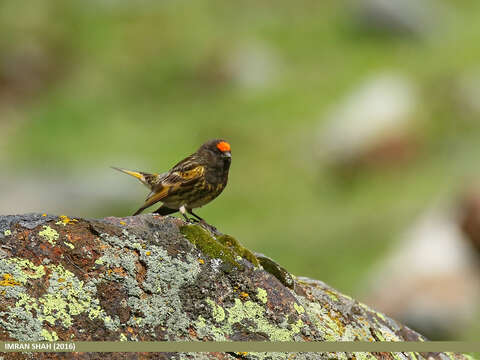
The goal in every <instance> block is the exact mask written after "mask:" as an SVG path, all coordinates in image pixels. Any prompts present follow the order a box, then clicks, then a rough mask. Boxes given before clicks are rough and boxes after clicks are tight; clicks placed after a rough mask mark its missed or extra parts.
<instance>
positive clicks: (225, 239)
mask: <svg viewBox="0 0 480 360" xmlns="http://www.w3.org/2000/svg"><path fill="white" fill-rule="evenodd" d="M217 241H218V242H219V243H220V244H223V245H225V246H227V247H228V248H229V249H231V250H232V251H233V252H234V253H236V254H238V255H240V256H241V257H242V258H244V259H245V260H248V261H250V262H251V263H252V264H253V265H255V266H257V267H258V266H260V263H259V261H258V259H257V257H256V256H255V255H253V253H252V252H251V251H250V250H248V249H247V248H245V247H243V246H242V245H240V243H239V242H238V241H237V239H235V238H234V237H233V236H230V235H221V236H219V237H218V238H217Z"/></svg>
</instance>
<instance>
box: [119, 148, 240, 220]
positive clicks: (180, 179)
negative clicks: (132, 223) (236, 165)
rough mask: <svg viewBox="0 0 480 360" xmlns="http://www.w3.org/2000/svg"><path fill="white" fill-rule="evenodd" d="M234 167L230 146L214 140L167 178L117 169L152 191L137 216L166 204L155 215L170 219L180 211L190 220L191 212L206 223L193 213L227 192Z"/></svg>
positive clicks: (177, 166)
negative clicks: (232, 166) (152, 207)
mask: <svg viewBox="0 0 480 360" xmlns="http://www.w3.org/2000/svg"><path fill="white" fill-rule="evenodd" d="M230 163H231V153H230V144H229V143H228V142H226V141H225V140H222V139H213V140H209V141H207V142H206V143H205V144H203V145H202V146H200V148H199V149H198V150H197V151H196V152H195V153H193V154H192V155H190V156H188V157H186V158H185V159H183V160H182V161H180V162H179V163H178V164H176V165H175V166H174V167H173V168H172V169H171V170H170V171H168V172H165V173H163V174H149V173H145V172H140V171H130V170H126V169H120V168H116V167H114V169H116V170H119V171H121V172H124V173H126V174H129V175H131V176H134V177H136V178H137V179H138V180H140V181H141V182H142V183H143V184H144V185H145V186H147V187H148V188H150V190H151V192H150V194H149V195H148V197H147V199H146V200H145V203H144V204H143V205H142V207H140V209H138V210H137V211H136V212H135V213H134V214H133V215H138V214H140V213H141V212H142V211H143V210H145V209H146V208H148V207H150V206H152V205H153V204H155V203H157V202H162V203H163V204H162V206H160V207H159V208H158V209H157V210H156V211H155V213H157V214H160V215H168V214H172V213H174V212H177V211H180V212H181V213H182V215H183V216H184V217H185V219H187V220H189V219H188V217H187V216H186V214H185V212H188V213H189V214H192V215H193V216H195V217H196V218H197V219H199V220H202V221H203V219H202V218H201V217H199V216H198V215H196V214H194V213H193V211H192V210H193V209H195V208H199V207H201V206H203V205H205V204H207V203H209V202H210V201H212V200H213V199H215V198H216V197H217V196H218V195H220V193H221V192H222V191H223V189H225V186H226V185H227V180H228V170H229V169H230Z"/></svg>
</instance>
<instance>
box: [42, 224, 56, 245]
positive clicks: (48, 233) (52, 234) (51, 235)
mask: <svg viewBox="0 0 480 360" xmlns="http://www.w3.org/2000/svg"><path fill="white" fill-rule="evenodd" d="M38 235H40V236H41V237H42V238H44V239H45V240H47V241H48V242H49V243H50V244H52V245H55V244H56V243H57V240H58V237H59V235H58V232H57V231H56V230H55V229H52V228H51V227H50V226H47V225H44V226H43V230H42V231H40V232H39V233H38Z"/></svg>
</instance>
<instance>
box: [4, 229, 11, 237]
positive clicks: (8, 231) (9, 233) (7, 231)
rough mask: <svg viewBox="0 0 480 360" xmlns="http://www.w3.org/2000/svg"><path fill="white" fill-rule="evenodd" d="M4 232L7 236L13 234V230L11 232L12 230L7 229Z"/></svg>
mask: <svg viewBox="0 0 480 360" xmlns="http://www.w3.org/2000/svg"><path fill="white" fill-rule="evenodd" d="M3 234H4V235H5V236H10V235H12V232H11V231H10V230H5V231H4V232H3Z"/></svg>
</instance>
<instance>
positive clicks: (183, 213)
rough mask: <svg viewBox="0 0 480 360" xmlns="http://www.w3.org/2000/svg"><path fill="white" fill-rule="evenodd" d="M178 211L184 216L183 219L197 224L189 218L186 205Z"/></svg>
mask: <svg viewBox="0 0 480 360" xmlns="http://www.w3.org/2000/svg"><path fill="white" fill-rule="evenodd" d="M178 211H180V213H181V214H182V215H183V217H184V218H185V220H186V221H187V222H188V223H192V222H195V221H194V220H193V219H190V218H189V217H188V216H187V214H186V213H187V209H186V208H185V205H182V206H180V208H179V209H178Z"/></svg>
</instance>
